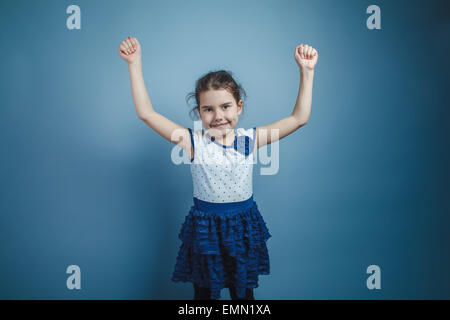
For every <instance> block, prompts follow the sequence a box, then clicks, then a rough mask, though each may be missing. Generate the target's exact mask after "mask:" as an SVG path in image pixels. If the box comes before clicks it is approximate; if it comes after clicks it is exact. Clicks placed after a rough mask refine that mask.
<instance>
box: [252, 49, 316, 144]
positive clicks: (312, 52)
mask: <svg viewBox="0 0 450 320" xmlns="http://www.w3.org/2000/svg"><path fill="white" fill-rule="evenodd" d="M318 57H319V54H318V53H317V50H316V49H314V48H313V47H311V46H308V45H304V44H301V45H299V46H297V47H296V48H295V53H294V58H295V62H296V63H297V65H298V67H299V72H300V85H299V89H298V96H297V101H296V102H295V106H294V111H292V114H291V115H290V116H289V117H287V118H284V119H281V120H278V121H276V122H274V123H271V124H269V125H266V126H261V127H257V128H256V145H257V148H260V147H262V146H265V145H266V144H270V143H272V142H275V141H278V140H280V139H282V138H284V137H286V136H288V135H290V134H291V133H293V132H295V131H296V130H297V129H299V128H300V127H302V126H304V125H305V124H306V123H307V122H308V119H309V115H310V113H311V103H312V88H313V80H314V67H315V66H316V63H317V59H318ZM277 133H278V134H277Z"/></svg>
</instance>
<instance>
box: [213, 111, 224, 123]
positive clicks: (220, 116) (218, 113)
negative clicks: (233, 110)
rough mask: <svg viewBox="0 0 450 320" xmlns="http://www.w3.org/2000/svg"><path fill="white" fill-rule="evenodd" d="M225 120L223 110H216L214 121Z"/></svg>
mask: <svg viewBox="0 0 450 320" xmlns="http://www.w3.org/2000/svg"><path fill="white" fill-rule="evenodd" d="M221 120H223V114H222V111H216V114H215V117H214V121H215V122H219V121H221Z"/></svg>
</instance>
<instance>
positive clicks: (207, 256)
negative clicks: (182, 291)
mask: <svg viewBox="0 0 450 320" xmlns="http://www.w3.org/2000/svg"><path fill="white" fill-rule="evenodd" d="M178 237H179V239H180V240H181V241H182V243H181V246H180V249H179V251H178V256H177V259H176V264H175V270H174V272H173V275H172V281H174V282H180V281H182V282H192V283H195V284H197V285H198V286H200V287H203V288H209V289H210V290H211V299H219V298H220V291H221V289H222V288H230V287H234V288H235V290H236V295H237V296H238V297H244V296H245V289H246V288H257V287H258V275H260V274H265V275H267V274H270V263H269V255H268V251H267V246H266V241H267V239H269V238H270V237H271V235H270V233H269V230H268V229H267V227H266V223H265V222H264V220H263V218H262V216H261V214H260V212H259V210H258V206H257V205H256V202H255V201H254V200H253V196H252V197H250V198H249V199H248V200H245V201H241V202H229V203H211V202H206V201H202V200H199V199H197V198H194V205H193V206H192V207H191V209H190V211H189V213H188V215H187V216H186V218H185V221H184V222H183V224H182V226H181V231H180V233H179V236H178Z"/></svg>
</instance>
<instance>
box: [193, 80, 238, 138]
mask: <svg viewBox="0 0 450 320" xmlns="http://www.w3.org/2000/svg"><path fill="white" fill-rule="evenodd" d="M199 100H200V103H199V113H200V118H201V119H202V124H203V127H205V129H207V130H209V129H214V130H211V131H210V134H211V136H217V134H219V135H221V136H226V135H227V134H228V133H229V132H231V131H232V129H233V128H234V127H235V126H236V125H237V123H238V118H239V115H240V114H241V112H242V100H239V102H238V103H236V100H235V99H234V97H233V95H232V94H231V93H230V92H229V91H228V90H226V89H217V90H208V91H203V92H201V93H200V99H199ZM230 129H231V130H230Z"/></svg>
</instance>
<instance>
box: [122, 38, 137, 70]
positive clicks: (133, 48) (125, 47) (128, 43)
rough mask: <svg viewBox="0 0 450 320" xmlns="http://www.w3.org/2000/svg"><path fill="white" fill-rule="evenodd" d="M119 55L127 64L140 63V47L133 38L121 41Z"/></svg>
mask: <svg viewBox="0 0 450 320" xmlns="http://www.w3.org/2000/svg"><path fill="white" fill-rule="evenodd" d="M119 55H120V56H121V57H122V59H123V60H125V61H126V62H127V63H128V64H131V63H136V62H140V61H141V45H140V44H139V41H138V40H137V39H136V38H134V37H128V38H127V39H125V40H123V41H122V43H121V44H120V46H119Z"/></svg>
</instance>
